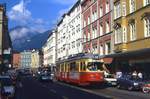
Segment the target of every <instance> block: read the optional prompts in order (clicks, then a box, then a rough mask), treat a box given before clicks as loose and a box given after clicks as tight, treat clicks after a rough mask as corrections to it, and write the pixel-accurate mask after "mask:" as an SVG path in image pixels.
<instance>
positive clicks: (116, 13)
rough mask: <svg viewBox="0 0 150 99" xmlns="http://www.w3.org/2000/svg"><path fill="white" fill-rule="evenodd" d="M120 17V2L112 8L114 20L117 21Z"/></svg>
mask: <svg viewBox="0 0 150 99" xmlns="http://www.w3.org/2000/svg"><path fill="white" fill-rule="evenodd" d="M119 17H121V4H120V2H118V3H116V4H115V6H114V18H115V19H117V18H119Z"/></svg>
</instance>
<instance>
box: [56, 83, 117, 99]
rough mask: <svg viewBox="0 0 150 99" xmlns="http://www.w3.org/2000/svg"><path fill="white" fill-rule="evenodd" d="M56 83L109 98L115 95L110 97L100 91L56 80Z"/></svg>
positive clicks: (112, 98)
mask: <svg viewBox="0 0 150 99" xmlns="http://www.w3.org/2000/svg"><path fill="white" fill-rule="evenodd" d="M57 83H58V84H60V85H64V86H67V87H70V88H74V89H77V90H81V91H84V92H87V93H91V94H94V95H97V96H101V97H105V98H110V99H114V98H115V97H112V96H109V95H104V94H102V93H98V92H94V91H91V90H88V89H83V88H80V87H76V86H73V85H70V84H66V83H62V82H57ZM115 99H116V98H115Z"/></svg>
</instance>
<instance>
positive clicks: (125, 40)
mask: <svg viewBox="0 0 150 99" xmlns="http://www.w3.org/2000/svg"><path fill="white" fill-rule="evenodd" d="M123 42H124V43H125V42H127V31H126V27H123Z"/></svg>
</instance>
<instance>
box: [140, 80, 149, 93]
mask: <svg viewBox="0 0 150 99" xmlns="http://www.w3.org/2000/svg"><path fill="white" fill-rule="evenodd" d="M142 91H143V93H150V81H148V82H146V83H145V84H144V85H143V87H142Z"/></svg>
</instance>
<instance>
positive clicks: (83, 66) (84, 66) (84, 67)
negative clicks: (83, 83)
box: [80, 62, 86, 71]
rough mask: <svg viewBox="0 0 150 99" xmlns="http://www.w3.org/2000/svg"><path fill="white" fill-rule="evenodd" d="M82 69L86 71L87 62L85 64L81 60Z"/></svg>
mask: <svg viewBox="0 0 150 99" xmlns="http://www.w3.org/2000/svg"><path fill="white" fill-rule="evenodd" d="M80 70H81V71H86V64H85V62H81V63H80Z"/></svg>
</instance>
